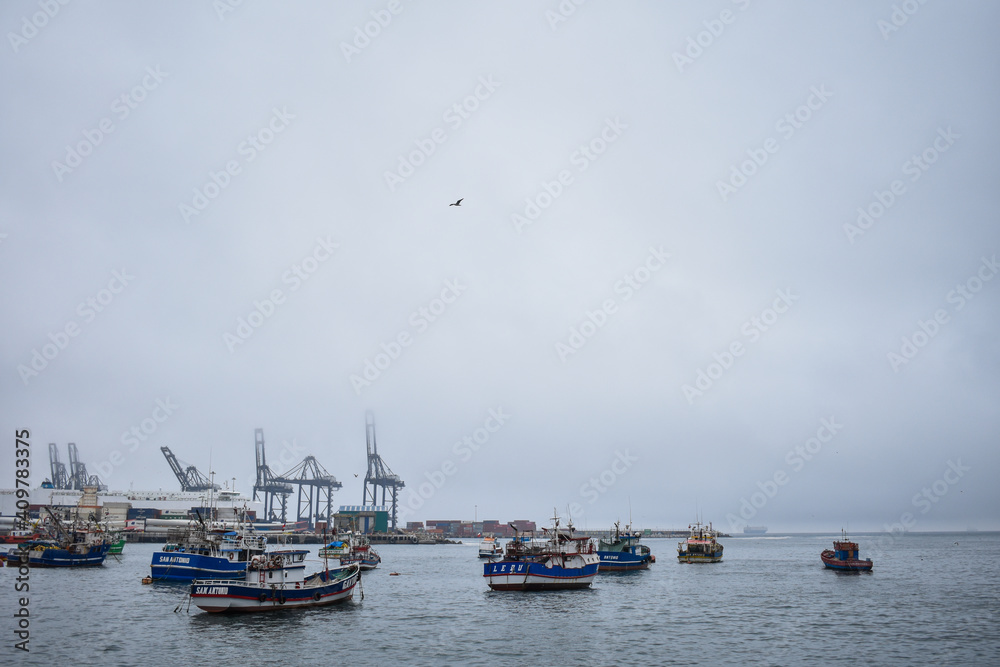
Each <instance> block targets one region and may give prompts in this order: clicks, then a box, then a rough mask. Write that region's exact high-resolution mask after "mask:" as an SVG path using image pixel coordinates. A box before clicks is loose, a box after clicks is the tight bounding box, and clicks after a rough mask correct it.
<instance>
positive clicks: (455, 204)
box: [448, 197, 465, 206]
mask: <svg viewBox="0 0 1000 667" xmlns="http://www.w3.org/2000/svg"><path fill="white" fill-rule="evenodd" d="M462 199H465V197H462ZM462 199H459V200H458V201H457V202H455V203H454V204H448V206H461V205H462Z"/></svg>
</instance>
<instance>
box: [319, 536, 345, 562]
mask: <svg viewBox="0 0 1000 667" xmlns="http://www.w3.org/2000/svg"><path fill="white" fill-rule="evenodd" d="M350 550H351V545H350V543H348V542H347V541H346V540H333V541H332V542H330V543H329V544H327V545H326V546H325V547H323V548H322V549H320V550H319V557H320V558H340V557H341V556H346V555H347V553H348V552H349V551H350Z"/></svg>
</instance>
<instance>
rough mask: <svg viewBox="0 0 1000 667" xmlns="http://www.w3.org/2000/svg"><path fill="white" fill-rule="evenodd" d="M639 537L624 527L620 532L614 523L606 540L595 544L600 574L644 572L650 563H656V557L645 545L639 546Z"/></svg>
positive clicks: (630, 528) (629, 527) (628, 526)
mask: <svg viewBox="0 0 1000 667" xmlns="http://www.w3.org/2000/svg"><path fill="white" fill-rule="evenodd" d="M640 539H641V535H640V534H639V533H638V532H635V531H633V530H632V526H631V524H630V525H627V526H625V530H624V531H622V530H621V529H620V528H619V524H618V522H617V521H616V522H615V527H614V529H613V531H612V532H611V534H610V535H609V536H608V539H606V540H605V539H601V540H599V541H598V543H597V555H598V556H599V557H600V559H601V569H600V571H601V572H625V571H628V570H645V569H648V568H649V565H650V563H654V562H656V557H655V556H653V554H652V553H650V551H649V547H647V546H646V545H645V544H639V540H640Z"/></svg>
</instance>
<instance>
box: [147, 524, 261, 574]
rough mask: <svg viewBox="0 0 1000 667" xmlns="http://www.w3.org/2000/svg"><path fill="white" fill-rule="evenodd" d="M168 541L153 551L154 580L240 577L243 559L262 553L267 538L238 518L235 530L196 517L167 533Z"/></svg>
mask: <svg viewBox="0 0 1000 667" xmlns="http://www.w3.org/2000/svg"><path fill="white" fill-rule="evenodd" d="M167 537H168V540H169V541H168V542H167V543H166V544H164V545H163V549H162V550H161V551H155V552H153V557H152V560H151V561H150V565H149V566H150V569H151V574H152V577H153V579H154V580H157V581H191V580H192V579H198V578H212V579H241V578H242V577H243V575H244V574H246V570H247V563H249V562H250V559H252V558H253V557H254V556H256V555H259V554H262V553H264V549H265V546H266V544H267V538H266V537H265V536H263V535H258V534H257V533H256V532H255V531H254V529H253V527H252V526H251V525H250V524H248V523H246V522H240V523H238V524H237V527H236V529H235V530H227V529H212V528H210V527H209V526H208V524H206V523H205V522H204V521H203V520H201V519H200V518H199V520H198V522H197V524H195V525H193V526H191V527H189V528H186V529H181V530H180V531H171V532H168V533H167Z"/></svg>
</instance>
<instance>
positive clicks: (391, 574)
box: [389, 572, 399, 577]
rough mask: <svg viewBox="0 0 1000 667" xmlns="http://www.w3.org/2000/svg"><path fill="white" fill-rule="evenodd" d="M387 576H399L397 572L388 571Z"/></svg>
mask: <svg viewBox="0 0 1000 667" xmlns="http://www.w3.org/2000/svg"><path fill="white" fill-rule="evenodd" d="M389 576H390V577H398V576H399V572H390V573H389Z"/></svg>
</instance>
